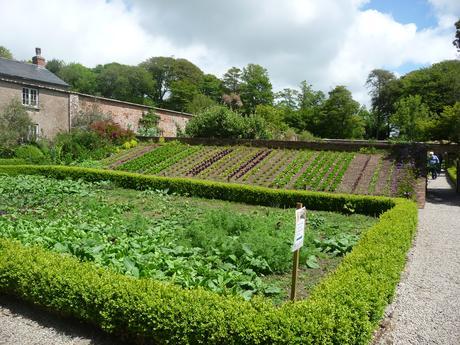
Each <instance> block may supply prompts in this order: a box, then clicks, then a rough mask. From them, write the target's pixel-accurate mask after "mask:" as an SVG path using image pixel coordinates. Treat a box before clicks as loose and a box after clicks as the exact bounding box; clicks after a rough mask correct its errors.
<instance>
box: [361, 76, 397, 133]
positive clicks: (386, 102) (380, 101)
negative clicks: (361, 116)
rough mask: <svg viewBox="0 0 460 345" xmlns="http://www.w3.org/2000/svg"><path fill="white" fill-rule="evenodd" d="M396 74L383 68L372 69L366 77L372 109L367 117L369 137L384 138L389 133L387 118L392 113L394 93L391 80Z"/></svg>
mask: <svg viewBox="0 0 460 345" xmlns="http://www.w3.org/2000/svg"><path fill="white" fill-rule="evenodd" d="M395 80H396V76H395V75H394V74H393V73H392V72H390V71H387V70H384V69H374V70H372V71H371V72H370V73H369V76H368V77H367V81H366V86H367V87H368V89H369V94H370V96H371V104H372V109H371V112H370V113H369V114H370V118H369V120H370V121H369V127H370V128H369V130H370V135H369V137H372V138H375V139H386V138H388V137H389V135H390V128H389V118H390V115H391V114H392V113H393V103H394V102H395V96H396V95H395V93H394V92H393V87H392V86H393V85H394V84H392V82H393V81H395Z"/></svg>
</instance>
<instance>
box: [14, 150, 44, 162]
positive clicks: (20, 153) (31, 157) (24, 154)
mask: <svg viewBox="0 0 460 345" xmlns="http://www.w3.org/2000/svg"><path fill="white" fill-rule="evenodd" d="M14 153H15V156H16V157H17V158H19V159H23V160H25V161H27V162H29V163H35V164H42V163H46V157H45V155H44V154H43V152H42V151H40V149H39V148H38V147H36V146H34V145H21V146H19V147H17V148H16V149H15V151H14Z"/></svg>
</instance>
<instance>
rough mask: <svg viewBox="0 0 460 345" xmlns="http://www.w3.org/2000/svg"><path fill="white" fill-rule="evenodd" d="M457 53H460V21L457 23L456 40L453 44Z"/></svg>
mask: <svg viewBox="0 0 460 345" xmlns="http://www.w3.org/2000/svg"><path fill="white" fill-rule="evenodd" d="M452 44H453V45H454V47H455V48H457V51H458V52H459V53H460V19H459V20H457V22H456V23H455V39H454V41H453V42H452Z"/></svg>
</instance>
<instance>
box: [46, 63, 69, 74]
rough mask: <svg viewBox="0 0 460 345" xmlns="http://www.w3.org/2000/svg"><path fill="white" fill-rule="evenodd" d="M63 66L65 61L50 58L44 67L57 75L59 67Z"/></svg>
mask: <svg viewBox="0 0 460 345" xmlns="http://www.w3.org/2000/svg"><path fill="white" fill-rule="evenodd" d="M64 66H65V62H64V61H63V60H59V59H51V60H49V61H47V62H46V66H45V67H46V69H47V70H48V71H50V72H52V73H54V74H56V75H59V72H60V71H61V69H62V68H63V67H64Z"/></svg>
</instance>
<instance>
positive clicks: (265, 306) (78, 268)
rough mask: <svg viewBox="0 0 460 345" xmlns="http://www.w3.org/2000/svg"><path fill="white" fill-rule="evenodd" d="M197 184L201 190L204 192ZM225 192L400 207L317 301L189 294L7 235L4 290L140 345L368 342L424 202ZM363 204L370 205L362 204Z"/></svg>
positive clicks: (122, 177) (2, 255)
mask: <svg viewBox="0 0 460 345" xmlns="http://www.w3.org/2000/svg"><path fill="white" fill-rule="evenodd" d="M5 168H6V167H1V169H0V171H3V172H5V171H8V172H9V173H13V174H16V173H21V172H24V171H25V170H24V169H26V167H22V169H21V168H18V169H12V168H11V167H7V168H8V169H5ZM41 168H42V167H40V169H38V168H36V167H33V168H29V169H30V170H29V172H30V173H35V174H37V173H42V174H45V175H48V173H49V174H50V175H51V176H54V177H60V178H62V177H64V176H65V172H67V173H68V174H67V176H71V177H73V178H81V177H83V176H84V177H85V178H86V179H90V180H95V179H96V177H97V176H99V177H100V178H103V179H107V176H110V177H112V178H113V179H112V180H113V181H115V182H117V183H121V182H123V181H124V183H126V184H125V186H126V185H130V184H131V183H133V184H134V181H131V182H130V183H128V182H127V181H129V180H130V179H131V180H137V178H138V177H139V176H138V175H136V174H126V173H121V174H120V173H116V174H109V175H105V174H102V172H99V171H95V170H91V169H83V170H82V169H78V168H77V170H76V169H69V168H59V169H58V168H56V167H54V168H53V167H49V168H48V173H46V170H42V169H41ZM77 171H80V174H77ZM72 172H73V174H72ZM98 174H102V175H98ZM50 175H48V176H50ZM142 181H143V182H148V184H152V185H153V186H157V185H160V186H163V184H165V183H166V182H165V180H164V179H157V178H155V179H149V178H147V179H146V180H144V179H142ZM136 183H139V181H137V182H136ZM193 183H195V184H196V186H195V188H194V189H193V188H192V185H193ZM169 185H170V187H172V190H174V188H176V189H175V191H178V188H179V187H180V188H184V189H183V190H181V191H183V192H185V190H188V191H192V190H193V191H198V192H199V191H200V190H201V189H200V187H203V188H204V190H208V189H209V188H211V186H212V184H208V183H205V184H203V183H201V182H200V181H189V182H188V184H187V183H186V180H182V179H174V180H173V179H170V183H169ZM131 186H134V187H141V185H137V184H134V185H131ZM224 186H227V188H228V194H219V195H220V196H223V197H225V199H226V200H229V199H230V198H231V197H235V196H237V195H241V194H242V193H243V191H245V192H247V193H249V194H251V195H252V196H251V197H249V198H248V199H247V200H252V201H254V202H255V201H256V197H258V198H259V199H260V200H261V201H263V202H265V204H267V203H269V202H268V201H269V199H270V198H271V197H275V195H276V193H279V194H280V195H281V196H279V197H278V199H277V202H288V201H290V200H294V199H291V198H295V197H303V198H304V199H302V200H303V201H304V200H307V201H308V202H313V201H318V200H320V199H321V198H324V199H325V201H324V202H323V203H320V204H319V205H321V206H324V207H325V206H326V205H330V206H331V207H333V208H334V209H335V208H339V207H338V202H339V201H338V200H341V201H342V202H345V203H346V202H347V201H348V202H351V203H353V204H354V205H357V209H359V210H366V209H365V207H364V206H360V205H364V204H365V200H368V201H369V202H370V203H371V204H372V203H374V204H375V205H373V206H371V207H370V208H369V209H367V210H368V211H372V212H375V211H376V210H383V209H384V208H385V207H386V206H388V207H391V206H392V208H391V209H388V210H387V211H386V212H385V213H384V214H382V215H381V216H380V221H379V222H378V223H377V224H376V225H374V226H373V227H371V228H370V229H369V230H368V231H367V232H366V233H364V234H363V236H362V237H361V239H360V241H359V242H358V244H357V245H356V246H355V247H354V249H353V250H352V252H351V253H349V254H348V255H347V256H346V257H345V258H344V259H343V261H342V263H341V264H340V265H339V267H338V269H337V270H336V271H334V272H333V273H332V274H330V275H328V276H327V277H326V278H325V279H323V280H322V281H321V282H320V283H319V284H318V285H317V286H316V287H315V288H314V289H313V292H312V294H311V296H310V297H309V298H308V299H306V300H303V301H299V302H296V303H286V304H284V305H283V306H282V307H279V308H276V307H274V306H273V305H272V304H271V303H270V302H269V301H268V300H265V299H262V298H255V299H253V300H252V301H250V302H246V301H244V300H242V299H241V298H238V297H223V296H219V295H217V294H214V293H212V292H208V291H204V290H202V289H200V288H198V289H193V290H183V289H181V288H179V287H176V286H173V285H170V284H165V283H160V282H156V281H154V280H151V279H134V278H131V277H128V276H123V275H119V274H116V273H113V272H111V271H109V270H105V269H102V268H98V267H96V266H95V265H93V264H92V263H80V262H79V261H78V260H77V259H75V258H73V257H70V256H68V255H62V254H58V253H53V252H49V251H46V250H44V249H41V248H38V247H24V246H22V245H21V244H19V243H17V242H15V241H12V240H6V239H0V291H2V292H3V293H9V294H14V295H16V296H19V297H21V298H23V299H26V300H29V301H31V302H33V303H36V304H39V305H42V306H44V307H46V308H49V309H51V310H54V311H58V312H61V313H63V314H68V315H72V316H76V317H78V318H81V319H83V320H86V321H89V322H91V323H94V324H96V325H99V326H100V327H101V328H103V329H105V330H106V331H108V332H112V333H115V334H119V335H123V336H124V337H125V338H129V339H130V340H136V341H137V342H139V343H165V344H166V343H170V344H367V343H368V342H369V340H370V339H371V336H372V332H373V330H374V329H375V327H376V326H377V324H378V322H379V320H380V318H381V317H382V315H383V311H384V308H385V306H386V305H387V304H388V302H389V301H390V300H391V298H392V296H393V294H394V290H395V287H396V284H397V283H398V281H399V278H400V272H401V271H402V269H403V268H404V265H405V259H406V253H407V251H408V249H409V248H410V246H411V243H412V238H413V235H414V232H415V229H416V224H417V207H416V204H415V203H413V202H412V201H409V200H405V199H390V200H387V199H386V198H375V199H374V198H365V197H358V196H349V197H348V198H347V196H337V197H336V198H337V199H335V198H334V196H333V195H331V194H325V193H321V194H319V193H318V194H317V196H316V198H315V197H314V196H313V194H315V193H306V192H294V194H293V195H291V194H290V193H287V192H286V191H273V192H271V191H270V190H267V189H261V188H254V190H253V188H249V189H247V187H245V188H243V187H241V186H240V187H239V188H241V190H239V189H236V190H234V189H233V188H234V187H232V185H225V184H216V187H217V188H218V189H219V190H220V192H221V193H223V192H224V189H225V188H224ZM186 187H187V188H186ZM360 199H362V200H363V201H362V202H359V200H360ZM295 201H298V200H297V199H295ZM280 204H282V203H280ZM377 205H380V206H378V207H377ZM342 209H343V205H342Z"/></svg>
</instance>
